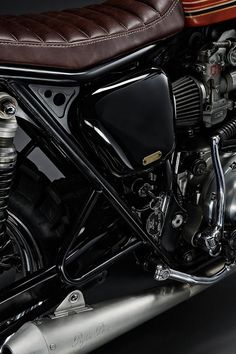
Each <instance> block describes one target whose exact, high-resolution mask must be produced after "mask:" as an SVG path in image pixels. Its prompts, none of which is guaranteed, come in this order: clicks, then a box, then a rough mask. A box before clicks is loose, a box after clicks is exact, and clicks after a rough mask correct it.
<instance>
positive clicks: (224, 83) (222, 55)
mask: <svg viewBox="0 0 236 354" xmlns="http://www.w3.org/2000/svg"><path fill="white" fill-rule="evenodd" d="M191 69H192V70H191V71H192V72H191V74H192V75H189V76H185V77H182V78H180V79H179V80H177V81H176V82H174V84H173V92H174V95H175V99H176V110H177V127H196V126H199V125H200V124H202V122H203V123H204V125H205V127H207V128H211V127H213V126H215V125H217V124H220V123H222V122H223V121H224V120H225V119H226V117H227V114H228V112H229V111H232V110H233V109H234V108H235V103H234V100H233V99H232V98H231V97H230V93H231V92H233V91H234V90H235V89H236V31H234V30H232V31H227V32H224V33H223V34H222V35H221V37H220V38H219V40H218V41H217V42H213V43H212V44H211V45H209V46H206V47H203V48H202V49H201V50H200V52H199V53H198V56H197V60H196V61H195V63H194V65H193V67H192V68H191Z"/></svg>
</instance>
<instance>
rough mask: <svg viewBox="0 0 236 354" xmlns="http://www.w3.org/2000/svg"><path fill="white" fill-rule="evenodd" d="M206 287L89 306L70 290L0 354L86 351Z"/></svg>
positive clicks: (181, 286) (167, 289) (172, 289)
mask: <svg viewBox="0 0 236 354" xmlns="http://www.w3.org/2000/svg"><path fill="white" fill-rule="evenodd" d="M233 271H234V269H233V270H232V272H233ZM212 272H213V271H212ZM206 288H207V286H204V285H188V284H180V283H176V284H174V285H173V284H172V285H169V286H168V287H160V288H158V289H155V290H153V291H150V292H148V293H146V294H142V295H136V296H129V297H126V298H123V299H119V300H112V301H108V302H105V303H100V304H97V305H94V306H92V307H90V306H86V304H85V301H84V298H83V294H82V293H81V292H80V291H74V292H72V293H71V294H69V295H68V296H67V298H66V299H65V300H64V301H63V302H62V304H61V305H60V306H59V307H58V308H57V309H56V311H55V313H54V314H53V315H52V316H50V317H47V318H42V319H39V320H36V321H34V322H28V323H26V324H25V325H24V326H23V327H21V328H20V329H19V330H18V332H16V333H15V334H14V335H13V336H12V337H11V338H10V339H8V341H7V342H6V343H5V344H4V345H3V347H2V354H49V353H50V354H52V353H53V354H75V353H78V354H85V353H89V352H91V351H92V350H94V349H96V348H98V347H100V346H102V345H103V344H105V343H107V342H109V341H111V340H112V339H114V338H116V337H118V336H120V335H122V334H124V333H125V332H128V331H129V330H131V329H133V328H135V327H136V326H139V325H140V324H142V323H144V322H145V321H148V320H150V319H152V318H153V317H155V316H157V315H159V314H160V313H162V312H164V311H166V310H168V309H170V308H172V307H174V306H176V305H178V304H180V303H181V302H183V301H185V300H187V299H189V298H191V297H192V296H194V295H196V294H198V293H199V292H201V291H203V290H205V289H206Z"/></svg>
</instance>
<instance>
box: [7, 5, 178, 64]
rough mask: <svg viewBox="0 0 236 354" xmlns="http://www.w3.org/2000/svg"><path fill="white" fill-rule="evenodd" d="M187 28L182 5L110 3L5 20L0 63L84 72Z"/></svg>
mask: <svg viewBox="0 0 236 354" xmlns="http://www.w3.org/2000/svg"><path fill="white" fill-rule="evenodd" d="M183 26H184V14H183V10H182V6H181V2H180V1H179V0H109V1H107V2H105V3H103V4H99V5H92V6H88V7H85V8H81V9H72V10H71V9H70V10H65V11H60V12H48V13H42V14H35V15H34V14H30V15H21V16H0V63H2V64H8V65H9V64H17V65H24V66H25V65H27V66H28V65H33V66H37V67H44V68H45V67H50V68H58V69H60V68H61V69H65V70H76V71H81V70H84V69H86V68H88V67H91V66H95V65H98V64H101V63H102V62H105V61H108V60H110V59H113V58H115V57H118V56H121V55H123V54H126V53H129V52H132V51H133V50H135V49H139V48H140V47H142V46H145V45H147V44H151V43H154V42H156V41H158V40H161V39H164V38H167V37H170V36H171V35H174V34H175V33H177V32H179V31H180V30H181V29H182V28H183Z"/></svg>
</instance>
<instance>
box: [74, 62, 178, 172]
mask: <svg viewBox="0 0 236 354" xmlns="http://www.w3.org/2000/svg"><path fill="white" fill-rule="evenodd" d="M174 116H175V108H174V101H173V95H172V92H171V89H170V85H169V81H168V78H167V76H166V75H165V73H163V72H162V71H160V70H157V69H153V70H149V71H148V72H145V73H142V74H140V75H136V76H131V77H129V78H126V79H125V80H123V81H119V82H115V83H113V84H111V85H109V86H106V87H102V88H100V89H98V90H96V91H95V92H93V93H92V94H91V95H89V96H88V97H86V98H85V99H84V100H83V103H82V102H81V106H80V122H81V124H82V133H83V135H84V137H85V139H86V140H87V142H88V143H89V145H90V147H91V146H92V147H93V149H94V152H96V153H97V155H98V156H100V157H101V158H102V159H103V161H104V162H105V164H106V165H107V166H108V167H109V168H111V169H112V170H113V171H114V172H115V173H118V174H124V173H125V174H127V173H131V172H134V171H136V170H142V169H146V168H147V167H150V166H151V165H153V164H154V163H158V162H160V161H163V160H164V159H166V158H167V157H168V155H169V154H170V153H171V152H172V150H173V148H174V145H175V134H174Z"/></svg>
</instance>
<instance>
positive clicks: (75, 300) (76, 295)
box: [70, 293, 79, 303]
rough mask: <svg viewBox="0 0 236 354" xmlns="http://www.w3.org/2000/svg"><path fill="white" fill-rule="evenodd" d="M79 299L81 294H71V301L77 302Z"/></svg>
mask: <svg viewBox="0 0 236 354" xmlns="http://www.w3.org/2000/svg"><path fill="white" fill-rule="evenodd" d="M78 299H79V294H77V293H73V294H71V296H70V302H71V303H75V302H77V301H78Z"/></svg>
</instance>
